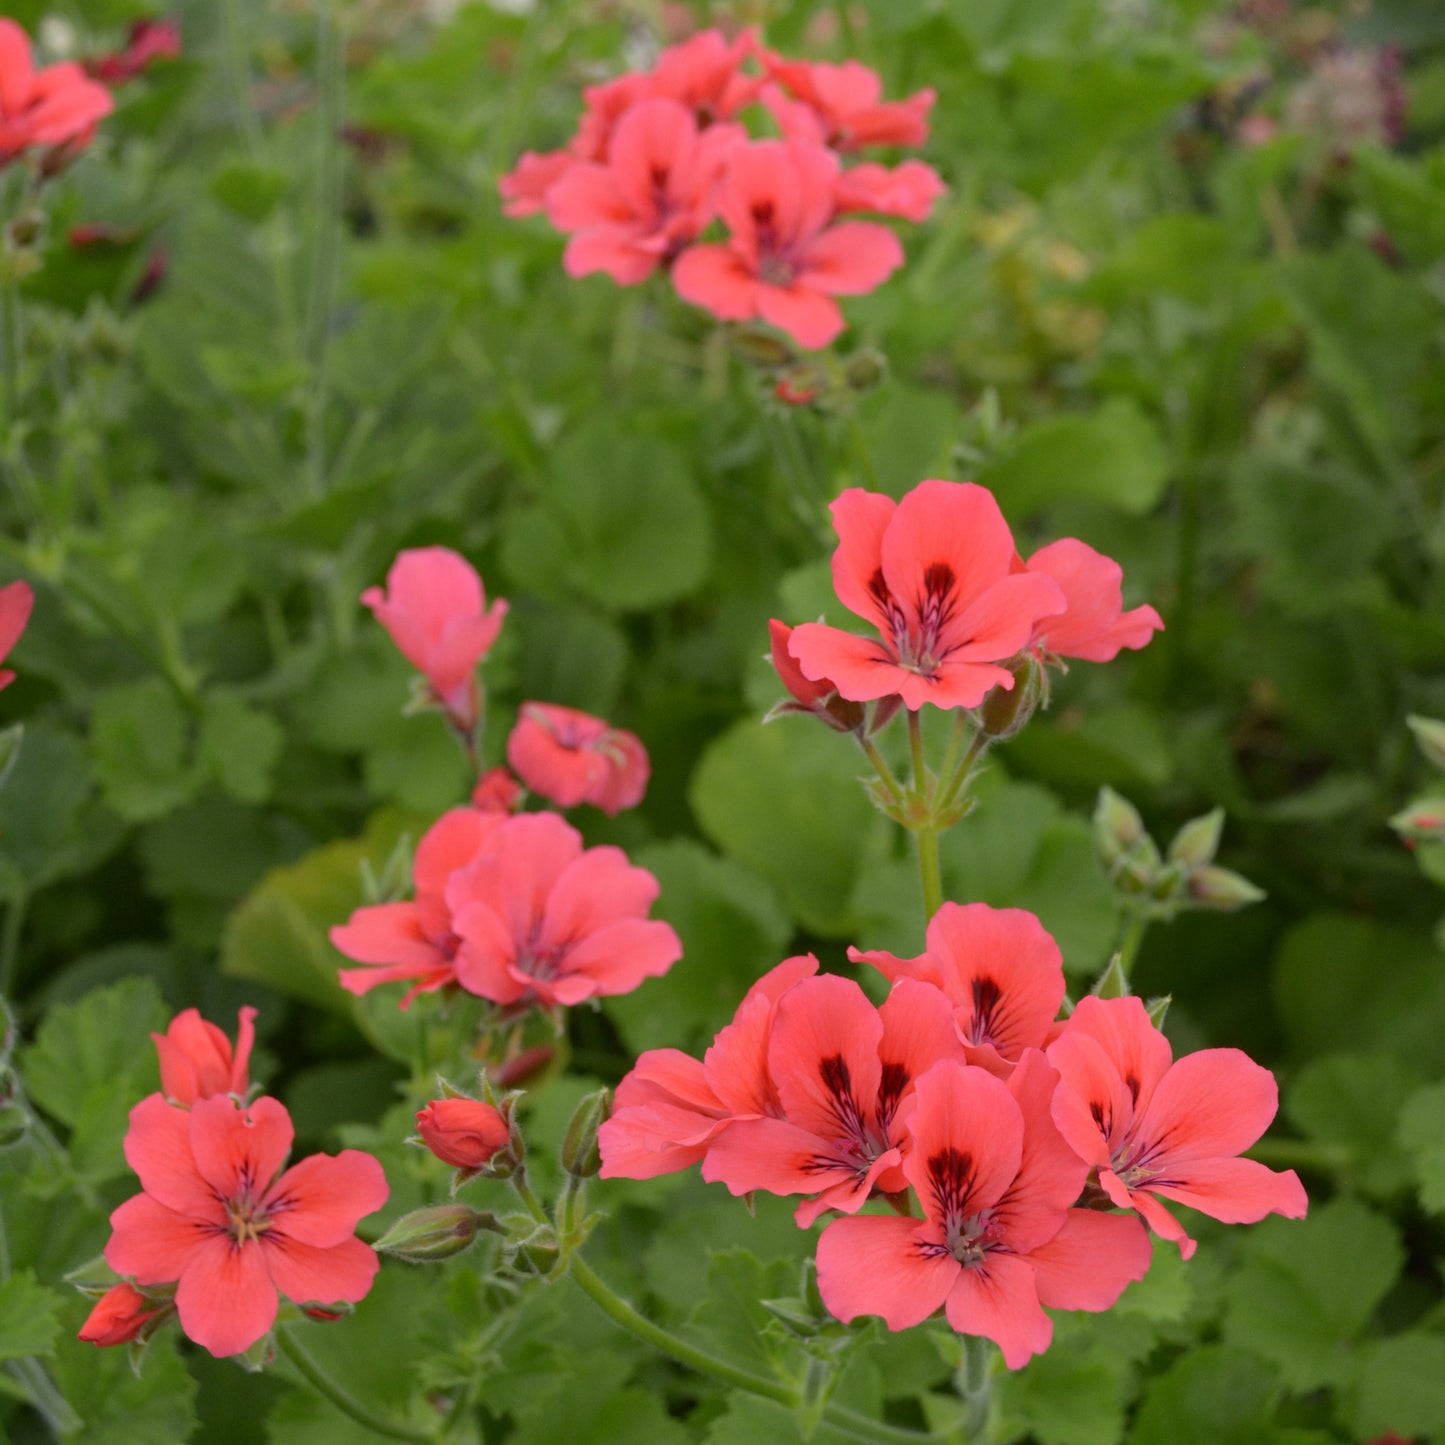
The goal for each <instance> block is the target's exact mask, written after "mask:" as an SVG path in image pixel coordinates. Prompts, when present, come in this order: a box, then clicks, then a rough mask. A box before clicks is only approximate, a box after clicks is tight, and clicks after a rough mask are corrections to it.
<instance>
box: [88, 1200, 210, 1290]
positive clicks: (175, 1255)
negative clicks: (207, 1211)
mask: <svg viewBox="0 0 1445 1445" xmlns="http://www.w3.org/2000/svg"><path fill="white" fill-rule="evenodd" d="M215 1213H216V1215H217V1218H216V1219H215V1221H214V1222H207V1221H205V1220H201V1219H196V1218H194V1217H193V1216H191V1215H186V1214H177V1213H176V1211H175V1210H174V1209H167V1208H166V1206H165V1205H164V1204H160V1203H158V1202H157V1201H156V1200H154V1199H152V1198H151V1196H150V1195H149V1194H135V1195H132V1196H131V1197H130V1198H129V1199H127V1200H126V1201H125V1203H124V1204H122V1205H121V1206H120V1208H119V1209H117V1210H115V1211H114V1212H113V1213H112V1214H111V1216H110V1228H111V1236H110V1240H109V1242H108V1243H107V1244H106V1246H105V1262H106V1263H107V1264H108V1265H109V1266H110V1267H111V1268H112V1269H113V1270H114V1271H115V1272H116V1273H117V1274H127V1275H130V1276H131V1278H133V1279H134V1280H135V1281H136V1283H137V1284H167V1283H169V1282H170V1281H171V1280H173V1279H179V1278H180V1277H181V1271H182V1270H183V1269H184V1268H185V1267H186V1261H187V1260H189V1259H190V1257H191V1255H192V1254H193V1253H195V1251H196V1250H198V1249H199V1248H200V1247H201V1246H202V1245H203V1244H205V1243H206V1241H207V1240H209V1239H212V1238H214V1237H215V1236H216V1234H217V1232H218V1231H220V1230H221V1229H223V1228H224V1221H225V1217H226V1216H225V1210H224V1209H222V1208H221V1206H220V1204H219V1203H217V1204H216V1208H215Z"/></svg>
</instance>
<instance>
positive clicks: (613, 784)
mask: <svg viewBox="0 0 1445 1445" xmlns="http://www.w3.org/2000/svg"><path fill="white" fill-rule="evenodd" d="M507 761H508V762H509V763H510V764H511V765H512V767H513V768H514V769H516V771H517V773H518V774H519V776H520V777H521V779H522V781H523V782H524V783H525V784H526V785H527V786H528V787H529V788H530V789H531V790H532V791H533V792H534V793H540V794H541V795H542V796H543V797H544V798H549V799H550V800H551V801H552V802H554V803H556V804H557V806H558V807H559V808H575V807H576V806H577V804H578V803H591V804H593V805H594V806H595V807H598V808H601V809H602V811H603V812H604V813H606V814H607V815H608V816H609V817H611V816H613V815H615V814H617V813H620V812H622V811H623V810H624V809H625V808H635V807H636V806H637V805H638V803H640V802H641V801H642V795H643V793H645V792H646V791H647V780H648V777H649V776H650V775H651V766H650V764H649V763H648V760H647V749H646V748H644V747H643V745H642V740H641V739H640V738H638V737H637V735H636V734H635V733H630V732H626V731H625V730H624V729H622V728H615V727H612V726H611V725H610V724H608V723H606V722H604V721H603V720H602V719H601V718H600V717H593V716H592V715H591V714H590V713H585V712H579V711H578V710H577V709H576V708H571V707H559V706H558V705H557V704H555V703H546V702H525V703H523V704H522V707H521V710H520V712H519V713H518V716H517V724H516V726H515V727H514V728H513V729H512V731H511V735H510V736H509V737H508V738H507Z"/></svg>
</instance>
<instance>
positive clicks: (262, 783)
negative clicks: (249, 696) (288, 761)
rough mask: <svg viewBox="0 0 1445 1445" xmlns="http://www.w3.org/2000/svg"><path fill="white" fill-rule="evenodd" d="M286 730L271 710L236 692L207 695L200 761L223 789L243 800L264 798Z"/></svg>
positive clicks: (258, 800)
mask: <svg viewBox="0 0 1445 1445" xmlns="http://www.w3.org/2000/svg"><path fill="white" fill-rule="evenodd" d="M284 741H285V734H284V733H283V732H282V730H281V724H280V723H278V722H277V721H276V719H275V718H273V717H272V716H271V715H270V714H269V713H264V712H262V711H261V710H260V709H259V708H254V707H252V706H251V705H250V704H249V703H247V702H246V701H245V700H244V699H242V698H240V697H238V696H237V695H236V694H235V693H229V692H215V693H210V694H209V695H208V696H207V697H206V701H205V710H204V711H203V712H202V714H201V736H200V745H199V753H200V762H201V764H202V766H204V767H206V768H208V769H209V770H210V772H211V775H212V777H214V778H215V780H216V782H217V783H218V784H220V786H221V788H222V790H223V791H224V792H226V793H229V794H230V796H231V797H233V798H236V799H237V800H238V801H240V802H242V803H261V802H264V801H265V800H266V798H267V796H268V795H269V793H270V791H271V774H272V771H273V770H274V768H275V766H276V759H277V758H278V757H279V756H280V754H281V744H282V743H283V742H284Z"/></svg>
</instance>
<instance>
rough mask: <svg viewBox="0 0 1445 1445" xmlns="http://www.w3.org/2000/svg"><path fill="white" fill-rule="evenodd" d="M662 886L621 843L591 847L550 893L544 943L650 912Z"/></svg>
mask: <svg viewBox="0 0 1445 1445" xmlns="http://www.w3.org/2000/svg"><path fill="white" fill-rule="evenodd" d="M658 891H659V889H658V882H657V879H656V878H654V877H653V875H652V874H651V873H649V872H648V871H647V869H645V868H637V867H635V866H634V865H633V864H631V863H629V862H628V861H627V854H626V853H624V852H623V851H622V849H621V848H614V847H611V846H608V845H604V846H603V847H601V848H589V849H588V850H587V851H586V852H585V853H583V854H582V856H581V857H580V858H578V859H576V861H575V862H573V863H571V864H570V865H569V866H568V868H567V870H566V872H564V873H563V874H562V875H561V876H560V877H559V878H558V879H557V882H556V883H555V885H554V886H553V888H552V891H551V893H550V894H549V895H548V898H547V910H546V917H545V920H544V922H543V924H542V932H541V939H542V942H543V943H544V944H547V943H551V942H553V941H555V942H558V943H562V942H565V941H566V940H567V939H569V938H575V937H578V936H580V935H581V934H583V933H591V932H593V931H594V930H596V929H598V928H601V927H603V926H605V925H606V924H609V923H616V922H617V921H618V920H619V919H623V918H628V917H632V916H634V915H637V914H641V913H646V912H647V910H648V909H649V908H651V907H652V905H653V903H655V902H656V901H657V894H658Z"/></svg>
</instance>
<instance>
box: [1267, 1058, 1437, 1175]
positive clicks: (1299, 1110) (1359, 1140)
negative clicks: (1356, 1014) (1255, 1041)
mask: <svg viewBox="0 0 1445 1445" xmlns="http://www.w3.org/2000/svg"><path fill="white" fill-rule="evenodd" d="M1418 1082H1419V1076H1418V1075H1417V1074H1416V1073H1415V1072H1414V1071H1413V1070H1411V1069H1408V1068H1406V1067H1405V1065H1403V1064H1401V1063H1400V1061H1399V1060H1398V1059H1395V1058H1393V1057H1392V1056H1391V1055H1389V1054H1330V1055H1327V1056H1326V1057H1324V1058H1321V1059H1315V1060H1313V1061H1312V1062H1310V1063H1309V1064H1307V1065H1306V1066H1305V1067H1304V1068H1303V1069H1301V1070H1300V1072H1299V1074H1298V1076H1297V1077H1296V1078H1295V1080H1294V1083H1293V1084H1292V1085H1291V1086H1290V1088H1289V1090H1288V1092H1287V1093H1286V1094H1285V1101H1284V1112H1285V1117H1286V1118H1288V1119H1289V1120H1290V1122H1291V1123H1293V1124H1294V1125H1295V1126H1296V1127H1297V1128H1298V1129H1299V1130H1300V1131H1301V1132H1302V1133H1304V1134H1305V1136H1306V1137H1307V1138H1310V1139H1314V1140H1318V1141H1319V1142H1320V1143H1323V1144H1338V1145H1343V1146H1345V1148H1346V1149H1347V1150H1348V1151H1349V1155H1350V1163H1349V1167H1348V1169H1347V1170H1346V1171H1343V1174H1344V1177H1345V1178H1347V1179H1348V1180H1349V1181H1350V1182H1351V1183H1352V1184H1353V1185H1354V1187H1355V1188H1356V1189H1358V1190H1360V1191H1362V1192H1364V1193H1367V1194H1370V1195H1372V1196H1374V1197H1376V1198H1381V1199H1388V1198H1389V1197H1391V1196H1392V1195H1394V1194H1396V1193H1398V1192H1399V1191H1400V1190H1401V1189H1403V1188H1405V1187H1406V1186H1407V1184H1408V1183H1409V1180H1410V1164H1409V1160H1408V1159H1407V1158H1406V1157H1405V1155H1404V1153H1403V1152H1402V1149H1401V1146H1400V1144H1398V1143H1397V1142H1396V1141H1395V1137H1394V1134H1395V1121H1396V1119H1397V1117H1398V1116H1399V1113H1400V1106H1401V1105H1402V1104H1403V1103H1404V1101H1405V1098H1406V1096H1407V1095H1408V1094H1409V1092H1410V1090H1411V1089H1412V1088H1413V1087H1414V1086H1415V1085H1416V1084H1417V1083H1418ZM1440 1123H1441V1127H1442V1130H1445V1116H1442V1118H1441V1121H1440Z"/></svg>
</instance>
